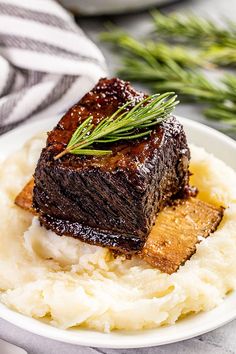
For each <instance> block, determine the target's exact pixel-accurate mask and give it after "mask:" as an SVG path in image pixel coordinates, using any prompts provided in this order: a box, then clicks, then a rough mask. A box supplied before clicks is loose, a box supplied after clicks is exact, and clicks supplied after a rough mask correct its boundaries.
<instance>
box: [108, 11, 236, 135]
mask: <svg viewBox="0 0 236 354" xmlns="http://www.w3.org/2000/svg"><path fill="white" fill-rule="evenodd" d="M153 16H154V18H155V30H156V33H157V36H156V37H157V38H156V41H154V40H153V39H152V40H150V38H149V37H148V38H146V39H142V40H138V39H135V38H133V37H132V36H130V35H129V34H127V33H126V32H124V31H122V30H120V29H117V28H116V27H114V26H113V27H109V31H107V32H104V33H102V34H101V39H102V40H103V41H106V42H108V43H111V44H112V46H113V48H114V49H115V50H116V52H117V48H119V52H120V53H121V57H122V65H121V68H120V70H119V71H118V75H119V76H121V77H122V78H124V79H126V80H131V81H136V82H138V83H142V84H144V85H146V86H147V87H148V88H149V89H150V90H151V91H152V92H157V91H158V92H165V91H168V90H174V91H175V92H176V93H177V94H179V95H181V96H182V98H183V99H185V100H186V99H187V100H188V101H190V102H203V103H204V104H205V109H204V114H205V116H206V117H208V118H210V119H214V120H219V121H221V122H223V123H227V124H228V125H229V128H230V129H235V128H236V76H235V74H227V73H225V72H223V73H222V74H221V77H220V79H219V81H218V82H215V81H212V80H210V79H209V78H208V76H207V75H206V74H205V73H204V72H203V71H202V69H214V68H215V63H216V62H217V64H218V65H219V66H221V65H222V66H224V65H225V64H226V63H227V64H232V63H233V57H234V55H235V54H236V46H235V48H234V46H233V44H234V42H235V44H236V25H235V27H234V25H233V24H232V23H231V24H230V23H229V24H228V28H227V30H226V29H222V28H221V29H220V28H218V27H216V25H214V24H213V23H212V22H210V21H208V20H204V19H199V23H198V17H193V16H184V17H183V16H177V15H169V16H167V15H161V14H160V13H157V12H155V13H154V15H153ZM191 24H192V27H191ZM189 28H190V29H189ZM175 29H176V33H175ZM231 29H232V32H231ZM158 30H160V32H158ZM185 33H186V35H185ZM197 33H198V40H196V41H195V40H194V41H193V43H194V45H195V46H194V47H190V45H189V43H188V41H189V40H191V39H192V37H191V36H195V35H197ZM167 34H168V36H169V37H171V38H170V42H168V41H166V39H164V37H168V36H167ZM162 35H163V37H162ZM164 35H165V36H164ZM181 36H182V37H181ZM180 37H181V39H182V41H181V42H182V43H181V44H179V42H180ZM203 37H204V39H203V42H204V41H205V38H206V37H208V38H212V40H211V45H210V46H208V47H207V48H205V47H204V45H200V44H199V41H200V40H201V39H202V38H203ZM215 37H218V41H217V42H214V38H215ZM160 38H161V42H158V40H160ZM223 39H225V40H226V45H229V44H230V45H231V48H224V47H223V45H224V44H223ZM190 42H191V43H192V41H190ZM173 43H175V44H173ZM186 43H187V44H186ZM218 44H220V45H221V46H222V48H224V49H227V50H231V51H232V53H231V54H230V56H224V57H222V56H221V57H220V55H219V56H218V59H217V60H216V49H215V48H216V45H218ZM210 53H211V55H210ZM222 53H223V51H221V55H222ZM225 53H226V52H225ZM233 53H234V54H233ZM213 54H214V55H213ZM235 63H236V62H234V63H233V64H235Z"/></svg>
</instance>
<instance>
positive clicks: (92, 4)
mask: <svg viewBox="0 0 236 354" xmlns="http://www.w3.org/2000/svg"><path fill="white" fill-rule="evenodd" d="M170 2H173V0H145V1H143V0H128V1H127V0H119V1H117V0H86V1H85V0H60V3H61V4H62V5H63V6H65V7H66V8H68V9H69V10H71V11H72V12H74V13H77V14H78V15H89V16H96V15H105V14H121V13H127V12H132V11H139V10H144V9H147V8H149V7H151V6H155V5H163V4H166V3H170Z"/></svg>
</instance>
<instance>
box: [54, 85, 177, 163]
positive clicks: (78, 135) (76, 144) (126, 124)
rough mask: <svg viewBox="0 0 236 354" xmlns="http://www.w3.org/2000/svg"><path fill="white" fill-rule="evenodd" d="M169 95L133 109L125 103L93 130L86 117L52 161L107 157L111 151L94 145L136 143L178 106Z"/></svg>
mask: <svg viewBox="0 0 236 354" xmlns="http://www.w3.org/2000/svg"><path fill="white" fill-rule="evenodd" d="M176 97H177V96H176V95H174V93H173V92H166V93H164V94H162V95H159V94H155V95H152V96H149V97H147V98H145V99H143V100H141V101H140V102H139V103H137V104H135V105H134V107H133V108H131V109H130V110H129V111H127V107H128V106H132V105H133V104H134V101H131V102H127V103H125V104H124V105H123V106H122V107H120V108H119V109H118V110H117V111H115V112H114V113H113V114H112V115H111V116H110V117H107V118H105V119H103V120H101V122H100V123H99V124H98V125H97V126H95V127H94V124H93V117H92V116H90V117H88V118H87V119H86V120H85V121H84V122H83V123H82V124H80V125H79V126H78V128H77V129H76V131H75V132H74V134H73V135H72V137H71V139H70V141H69V143H68V145H67V147H66V149H65V150H63V151H62V152H60V153H59V154H58V155H56V156H55V157H54V159H55V160H57V159H59V158H60V157H62V156H64V155H65V154H68V153H70V154H75V155H93V156H101V155H107V154H110V153H111V152H112V151H111V150H102V149H97V148H95V147H94V144H99V143H103V144H104V143H112V142H115V141H118V140H130V139H137V138H140V137H143V136H146V135H150V133H151V131H152V128H153V126H155V125H157V124H159V123H161V122H163V121H164V120H165V119H167V118H168V117H169V116H170V114H171V112H172V111H173V109H174V107H175V106H176V105H177V104H178V101H176Z"/></svg>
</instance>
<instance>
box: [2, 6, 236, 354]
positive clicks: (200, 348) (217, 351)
mask: <svg viewBox="0 0 236 354" xmlns="http://www.w3.org/2000/svg"><path fill="white" fill-rule="evenodd" d="M85 1H86V0H85ZM112 1H114V0H112ZM116 1H119V0H116ZM127 1H128V0H127ZM144 1H145V0H144ZM162 10H163V11H166V12H168V11H172V10H176V11H181V12H183V11H189V10H191V11H192V12H194V13H197V14H199V15H204V16H211V17H213V18H215V20H216V21H218V20H219V19H220V18H221V17H223V16H225V15H226V16H228V17H231V18H232V19H234V20H235V21H236V0H195V1H194V0H189V1H182V2H177V3H175V4H172V5H169V6H167V7H163V9H162ZM107 20H112V21H114V22H115V23H116V24H118V25H121V26H123V27H125V28H126V29H127V30H129V31H130V32H131V33H133V34H136V35H137V34H145V33H147V32H148V31H149V30H150V28H151V22H150V17H149V14H148V12H142V13H139V14H132V15H131V14H130V15H120V16H112V17H108V16H106V17H105V18H98V19H95V18H86V19H85V18H84V19H78V22H79V24H80V26H81V27H82V28H83V29H84V31H85V32H86V33H87V34H88V35H89V36H90V37H91V38H92V39H93V40H94V42H96V43H98V45H99V47H100V48H101V49H102V51H103V53H104V55H105V57H106V59H107V63H108V66H109V70H110V73H111V75H114V73H115V68H116V67H117V66H118V64H119V59H118V57H116V56H114V55H113V54H111V53H110V51H109V50H108V49H107V47H106V46H105V45H103V44H101V43H99V41H98V33H99V32H100V31H101V30H103V29H104V27H103V24H104V22H105V21H107ZM176 113H177V114H179V115H182V116H185V117H188V118H191V119H194V120H198V121H202V122H205V123H206V124H210V122H209V121H205V119H204V117H203V116H202V114H201V107H196V106H192V105H187V104H185V105H183V104H182V105H180V106H179V107H178V108H177V112H176ZM211 125H212V124H211ZM235 333H236V321H233V322H231V323H229V324H228V325H226V326H223V327H221V328H219V329H217V330H215V331H212V332H210V333H207V334H205V335H202V336H199V337H196V338H194V339H190V340H187V341H184V342H179V343H175V344H170V345H165V346H162V347H155V348H146V349H129V350H128V349H123V350H112V349H95V348H83V347H78V346H74V345H68V344H63V343H59V342H55V341H52V340H49V339H45V338H42V337H39V336H36V335H33V334H31V333H29V332H26V331H23V330H21V329H19V328H17V327H15V326H13V325H11V324H9V323H8V322H6V321H4V320H0V337H1V338H2V339H5V340H7V341H9V342H11V343H14V344H16V345H19V346H21V347H22V348H24V349H26V350H27V352H28V353H29V354H54V353H55V354H75V353H85V354H96V353H97V354H98V353H104V354H107V353H109V354H134V353H138V354H157V353H158V354H167V353H176V354H185V353H186V354H189V353H191V354H192V353H193V354H196V353H198V354H201V353H204V354H223V353H236V334H235ZM0 354H4V353H0Z"/></svg>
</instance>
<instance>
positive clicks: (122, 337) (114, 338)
mask: <svg viewBox="0 0 236 354" xmlns="http://www.w3.org/2000/svg"><path fill="white" fill-rule="evenodd" d="M179 119H180V120H181V122H182V123H183V124H184V127H185V131H186V133H187V136H188V140H189V142H191V143H194V144H196V145H199V146H202V147H204V148H205V149H206V150H207V151H209V152H212V153H213V154H214V155H215V156H217V157H219V158H220V159H222V160H224V161H225V162H226V163H227V164H228V165H230V166H231V167H233V168H234V169H235V170H236V158H235V156H236V142H235V141H233V140H232V139H230V138H228V137H227V136H225V135H223V134H221V133H219V132H217V131H216V130H214V129H211V128H209V127H207V126H205V125H202V124H200V123H197V122H194V121H191V120H188V119H185V118H179ZM57 120H58V119H57V118H56V117H54V118H52V119H48V120H44V121H41V122H36V123H31V124H28V125H26V126H23V127H20V128H17V129H15V130H13V131H11V132H10V133H7V134H5V135H3V136H2V137H0V159H3V158H5V157H6V156H7V155H9V154H10V153H12V152H13V151H14V150H16V149H19V148H20V146H21V145H22V144H23V143H24V142H25V141H26V140H27V139H29V138H30V137H31V136H33V135H35V134H36V133H38V132H40V131H45V130H50V129H51V128H52V127H53V126H54V125H55V123H56V122H57ZM0 317H2V318H3V319H5V320H7V321H9V322H11V323H13V324H15V325H17V326H19V327H21V328H23V329H26V330H28V331H30V332H33V333H35V334H38V335H41V336H44V337H47V338H51V339H55V340H59V341H62V342H67V343H72V344H78V345H85V346H93V347H103V348H105V347H106V348H139V347H151V346H156V345H162V344H167V343H173V342H177V341H180V340H184V339H187V338H191V337H195V336H197V335H200V334H203V333H206V332H208V331H211V330H213V329H215V328H217V327H219V326H222V325H224V324H225V323H227V322H229V321H231V320H233V319H235V318H236V292H233V293H232V294H231V295H228V296H227V297H226V299H225V300H224V301H223V302H222V304H221V305H220V306H218V307H217V308H215V309H214V310H211V311H209V312H204V313H200V314H197V315H193V316H189V317H187V318H185V319H184V320H181V321H179V322H177V323H176V324H175V325H173V326H168V327H162V328H158V329H153V330H145V331H137V332H124V331H114V332H112V333H110V334H105V333H100V332H96V331H91V330H82V329H80V330H62V329H58V328H55V327H52V326H50V325H48V324H45V323H43V322H40V321H38V320H35V319H32V318H29V317H26V316H24V315H21V314H19V313H16V312H14V311H12V310H10V309H8V308H6V307H5V306H4V305H2V304H0Z"/></svg>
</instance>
